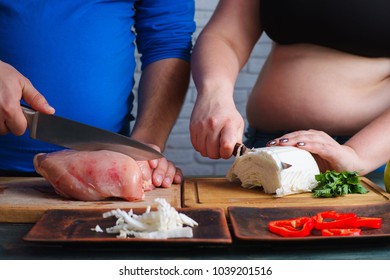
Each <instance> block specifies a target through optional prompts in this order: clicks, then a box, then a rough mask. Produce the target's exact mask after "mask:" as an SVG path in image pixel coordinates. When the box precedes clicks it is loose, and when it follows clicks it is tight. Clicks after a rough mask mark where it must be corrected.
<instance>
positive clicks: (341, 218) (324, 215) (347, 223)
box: [313, 211, 357, 230]
mask: <svg viewBox="0 0 390 280" xmlns="http://www.w3.org/2000/svg"><path fill="white" fill-rule="evenodd" d="M313 219H314V228H315V229H318V230H322V229H329V228H332V229H334V228H342V229H345V228H352V227H354V224H355V222H356V219H357V217H356V214H355V213H337V212H336V211H324V212H319V213H317V215H315V216H314V217H313Z"/></svg>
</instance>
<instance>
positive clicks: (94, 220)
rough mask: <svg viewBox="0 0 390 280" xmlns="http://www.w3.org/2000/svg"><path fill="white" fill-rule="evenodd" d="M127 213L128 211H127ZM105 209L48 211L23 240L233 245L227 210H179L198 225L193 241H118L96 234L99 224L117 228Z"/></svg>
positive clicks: (188, 239)
mask: <svg viewBox="0 0 390 280" xmlns="http://www.w3.org/2000/svg"><path fill="white" fill-rule="evenodd" d="M123 210H125V209H123ZM133 211H134V213H138V214H140V213H143V212H144V211H145V210H143V209H133ZM104 212H106V211H104V210H84V211H82V210H77V211H76V210H48V211H46V212H45V213H44V214H43V216H42V217H41V219H40V220H39V221H38V222H37V223H36V224H35V225H34V226H33V227H32V229H31V230H30V231H29V232H28V233H27V235H25V236H24V238H23V240H25V241H33V242H45V243H51V242H54V243H75V242H78V243H80V242H85V243H91V242H93V243H95V242H96V243H98V242H102V243H103V242H106V243H107V242H108V243H113V242H114V243H118V242H119V243H144V244H145V243H156V242H160V243H168V244H172V243H175V244H176V243H183V244H189V243H202V244H229V243H231V242H232V239H231V235H230V232H229V228H228V225H227V221H226V217H225V213H224V210H223V209H219V208H213V209H211V208H207V209H189V208H188V209H178V212H180V213H184V214H186V215H187V216H189V217H191V218H192V219H194V220H195V221H197V222H198V224H199V225H198V226H196V227H194V228H193V233H194V236H193V238H170V239H143V238H131V237H130V238H116V235H115V234H108V233H106V232H94V231H92V230H91V228H95V226H96V225H99V226H100V227H101V228H102V229H103V231H105V229H106V228H108V227H112V226H114V225H115V222H116V218H115V217H110V218H103V217H102V214H103V213H104Z"/></svg>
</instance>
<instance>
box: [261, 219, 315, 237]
mask: <svg viewBox="0 0 390 280" xmlns="http://www.w3.org/2000/svg"><path fill="white" fill-rule="evenodd" d="M313 227H314V220H313V218H312V217H299V218H295V219H288V220H277V221H271V222H269V223H268V229H269V231H271V232H273V233H276V234H278V235H280V236H283V237H304V236H308V235H310V233H311V230H312V229H313Z"/></svg>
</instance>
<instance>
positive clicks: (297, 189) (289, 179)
mask: <svg viewBox="0 0 390 280" xmlns="http://www.w3.org/2000/svg"><path fill="white" fill-rule="evenodd" d="M283 163H287V164H290V165H291V167H289V168H283ZM319 172H320V171H319V169H318V165H317V163H316V161H315V160H314V158H313V156H312V155H311V154H310V153H309V152H307V151H305V150H302V149H299V148H296V147H280V146H277V147H266V148H257V149H250V150H248V151H247V152H246V153H244V154H243V155H242V156H238V157H236V159H235V161H234V162H233V164H232V166H231V168H230V170H229V171H228V173H227V175H226V177H227V179H228V180H229V181H236V180H239V181H241V185H242V186H243V187H244V188H253V187H262V188H263V189H264V192H265V193H268V194H275V196H278V197H280V196H285V195H290V194H294V193H301V192H310V191H311V190H312V189H314V188H315V187H316V186H317V181H316V180H315V175H316V174H319Z"/></svg>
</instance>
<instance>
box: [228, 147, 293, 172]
mask: <svg viewBox="0 0 390 280" xmlns="http://www.w3.org/2000/svg"><path fill="white" fill-rule="evenodd" d="M250 152H254V150H252V149H248V148H247V147H246V146H245V145H244V144H241V143H236V145H234V149H233V156H236V157H237V156H238V157H239V156H242V155H244V154H247V153H250ZM281 164H282V168H283V169H288V168H290V167H291V166H292V165H291V164H289V163H287V162H281Z"/></svg>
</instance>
